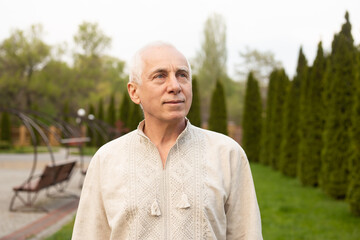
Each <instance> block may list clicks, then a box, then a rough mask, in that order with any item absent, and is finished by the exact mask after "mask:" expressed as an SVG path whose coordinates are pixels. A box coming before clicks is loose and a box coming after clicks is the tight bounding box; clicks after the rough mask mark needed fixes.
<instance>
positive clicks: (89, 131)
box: [86, 104, 96, 147]
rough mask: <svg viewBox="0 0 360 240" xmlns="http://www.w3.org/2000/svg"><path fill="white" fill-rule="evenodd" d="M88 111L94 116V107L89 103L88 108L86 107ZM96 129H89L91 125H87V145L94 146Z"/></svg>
mask: <svg viewBox="0 0 360 240" xmlns="http://www.w3.org/2000/svg"><path fill="white" fill-rule="evenodd" d="M88 113H89V115H90V114H91V115H93V116H94V117H95V108H94V105H92V104H90V105H89V109H88ZM94 133H96V130H95V129H91V126H89V125H88V126H87V134H86V135H87V136H88V137H89V138H90V142H88V143H87V145H88V146H91V147H93V146H95V145H96V139H95V138H96V134H94Z"/></svg>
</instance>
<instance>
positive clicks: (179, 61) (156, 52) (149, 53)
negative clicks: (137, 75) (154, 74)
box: [142, 46, 189, 71]
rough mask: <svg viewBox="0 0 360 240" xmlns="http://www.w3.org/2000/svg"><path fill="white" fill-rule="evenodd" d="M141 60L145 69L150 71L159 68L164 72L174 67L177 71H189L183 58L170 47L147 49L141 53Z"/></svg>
mask: <svg viewBox="0 0 360 240" xmlns="http://www.w3.org/2000/svg"><path fill="white" fill-rule="evenodd" d="M142 60H143V62H144V63H145V65H146V67H148V68H151V69H153V68H159V69H164V70H166V69H167V68H169V66H176V68H177V69H179V70H186V71H189V68H188V63H187V60H186V58H185V56H184V55H183V54H182V53H181V52H179V51H178V50H177V49H176V48H174V47H171V46H161V47H152V48H149V49H147V50H146V51H145V52H144V53H143V55H142ZM148 70H149V69H148Z"/></svg>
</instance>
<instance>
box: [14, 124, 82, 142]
mask: <svg viewBox="0 0 360 240" xmlns="http://www.w3.org/2000/svg"><path fill="white" fill-rule="evenodd" d="M49 130H50V131H49V132H45V131H44V132H45V133H46V135H47V137H48V139H49V143H50V145H51V146H60V145H61V143H60V142H59V141H58V140H57V139H56V137H55V134H57V135H61V130H60V129H58V128H56V127H55V126H50V127H49ZM85 136H86V126H81V137H85ZM11 139H12V144H13V146H17V147H25V146H32V143H31V136H30V132H29V131H28V129H27V128H26V127H25V125H20V126H19V127H12V128H11ZM41 144H44V143H42V142H40V145H41ZM44 145H45V144H44Z"/></svg>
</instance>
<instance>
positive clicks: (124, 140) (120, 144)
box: [97, 130, 136, 155]
mask: <svg viewBox="0 0 360 240" xmlns="http://www.w3.org/2000/svg"><path fill="white" fill-rule="evenodd" d="M135 136H136V130H134V131H132V132H129V133H127V134H124V135H122V136H120V137H118V138H115V139H113V140H111V141H109V142H107V143H105V144H104V145H103V146H101V147H100V148H99V150H98V151H97V154H100V155H101V154H106V153H113V152H115V151H119V150H121V149H122V148H125V147H126V145H127V144H129V143H130V142H131V140H132V139H133V138H134V137H135Z"/></svg>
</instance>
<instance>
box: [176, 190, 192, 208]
mask: <svg viewBox="0 0 360 240" xmlns="http://www.w3.org/2000/svg"><path fill="white" fill-rule="evenodd" d="M177 207H178V208H182V209H186V208H189V207H190V203H189V200H188V196H187V195H186V194H185V193H183V195H182V196H181V201H180V202H179V203H178V205H177Z"/></svg>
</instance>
